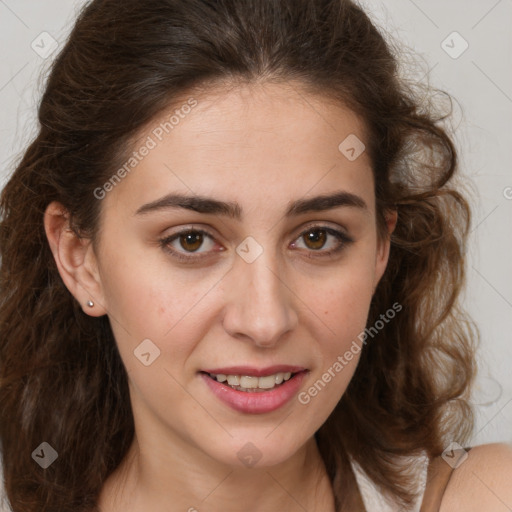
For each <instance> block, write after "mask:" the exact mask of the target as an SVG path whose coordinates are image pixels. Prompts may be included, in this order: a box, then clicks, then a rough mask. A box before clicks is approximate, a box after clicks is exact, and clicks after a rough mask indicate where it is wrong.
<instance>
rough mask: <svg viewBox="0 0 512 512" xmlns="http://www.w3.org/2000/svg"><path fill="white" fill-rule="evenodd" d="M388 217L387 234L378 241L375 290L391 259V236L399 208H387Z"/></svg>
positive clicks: (386, 214)
mask: <svg viewBox="0 0 512 512" xmlns="http://www.w3.org/2000/svg"><path fill="white" fill-rule="evenodd" d="M385 218H386V226H387V234H386V237H385V238H384V239H383V240H379V241H378V248H377V258H376V261H375V281H374V283H373V291H374V292H375V289H376V288H377V285H378V284H379V281H380V279H381V277H382V276H383V275H384V271H385V270H386V267H387V264H388V259H389V250H390V247H391V241H390V237H391V234H392V233H393V231H394V230H395V227H396V223H397V221H398V212H397V210H387V211H386V212H385Z"/></svg>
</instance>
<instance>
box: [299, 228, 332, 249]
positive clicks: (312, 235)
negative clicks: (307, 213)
mask: <svg viewBox="0 0 512 512" xmlns="http://www.w3.org/2000/svg"><path fill="white" fill-rule="evenodd" d="M302 239H303V240H304V242H305V243H306V246H307V247H308V249H313V250H319V249H321V248H322V247H323V246H324V245H325V242H326V240H327V233H326V231H325V230H323V229H311V230H309V231H307V232H306V233H304V234H303V235H302Z"/></svg>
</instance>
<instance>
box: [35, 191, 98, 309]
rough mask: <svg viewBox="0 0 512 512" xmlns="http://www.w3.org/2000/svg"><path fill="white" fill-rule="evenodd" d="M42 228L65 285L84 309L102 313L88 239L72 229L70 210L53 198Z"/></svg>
mask: <svg viewBox="0 0 512 512" xmlns="http://www.w3.org/2000/svg"><path fill="white" fill-rule="evenodd" d="M44 228H45V232H46V237H47V238H48V243H49V244H50V249H51V251H52V253H53V257H54V258H55V263H56V264H57V268H58V270H59V274H60V276H61V278H62V280H63V281H64V284H65V285H66V287H67V289H68V290H69V291H70V292H71V294H72V295H73V296H74V297H75V299H76V300H77V301H78V302H79V303H80V304H81V305H82V309H83V310H84V312H85V313H87V314H88V315H90V316H102V315H105V314H106V308H105V306H104V304H105V301H104V295H103V289H102V285H101V279H100V276H99V273H98V266H97V260H96V255H95V253H94V250H93V245H92V242H91V239H89V238H80V237H79V236H78V235H77V234H76V233H75V232H74V231H73V230H72V229H71V227H70V225H69V212H68V211H67V210H66V209H65V208H64V206H62V205H61V204H60V203H57V202H55V201H54V202H52V203H51V204H50V205H48V207H47V208H46V211H45V214H44ZM91 302H92V303H93V306H92V307H91V305H90V304H91Z"/></svg>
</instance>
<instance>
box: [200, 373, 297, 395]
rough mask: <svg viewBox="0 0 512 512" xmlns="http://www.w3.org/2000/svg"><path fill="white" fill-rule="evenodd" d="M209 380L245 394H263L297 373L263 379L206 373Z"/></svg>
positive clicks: (278, 374)
mask: <svg viewBox="0 0 512 512" xmlns="http://www.w3.org/2000/svg"><path fill="white" fill-rule="evenodd" d="M201 373H203V374H204V375H207V376H208V377H209V378H210V379H212V380H214V381H216V382H220V383H221V384H224V385H225V386H229V387H230V388H232V389H235V390H237V391H243V392H245V393H263V392H265V391H270V390H271V389H274V388H278V387H280V386H282V385H283V384H284V383H285V382H287V381H289V380H290V379H292V378H293V377H295V375H297V373H299V372H277V373H273V374H270V375H266V376H264V377H257V376H255V375H242V374H225V373H217V374H215V373H207V372H201Z"/></svg>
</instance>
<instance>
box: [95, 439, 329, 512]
mask: <svg viewBox="0 0 512 512" xmlns="http://www.w3.org/2000/svg"><path fill="white" fill-rule="evenodd" d="M161 453H162V451H160V453H155V452H152V451H151V450H149V449H148V450H147V449H141V446H140V445H139V443H138V441H137V438H135V439H134V441H133V443H132V445H131V447H130V449H129V451H128V453H127V454H126V456H125V457H124V459H123V461H122V462H121V464H120V465H119V467H118V468H117V469H116V470H115V471H114V473H113V474H112V475H110V477H109V478H108V479H107V481H106V482H105V485H104V487H103V489H102V491H101V494H100V498H99V506H100V510H101V512H117V511H121V510H122V511H123V512H139V511H140V512H142V511H146V510H153V511H154V512H160V511H162V512H163V511H166V512H174V511H176V512H178V511H180V512H181V511H183V512H202V511H203V510H208V511H210V512H221V511H222V512H227V511H233V512H234V511H239V510H240V507H241V504H243V509H244V511H245V512H269V511H276V512H277V511H281V510H287V511H290V512H299V511H300V512H303V511H304V510H308V511H309V512H334V498H333V493H332V487H331V484H330V481H329V478H328V475H327V473H326V470H325V466H324V463H323V460H322V457H321V455H320V453H319V451H318V447H317V445H316V441H315V439H314V438H311V439H310V440H309V441H308V442H307V443H306V444H305V445H304V446H303V447H302V448H300V449H299V450H298V451H297V452H296V453H295V454H294V455H293V456H292V457H290V459H288V460H286V461H284V462H282V463H280V464H277V465H275V466H271V467H263V468H257V467H254V468H244V467H242V468H240V467H230V466H227V465H225V464H220V463H218V462H217V461H212V460H211V459H209V460H205V459H201V457H200V456H199V457H198V456H197V454H193V453H189V454H188V456H187V454H186V453H183V451H181V452H180V453H179V454H175V455H174V456H172V455H171V456H169V453H168V452H166V457H165V460H162V457H161ZM170 504H172V508H169V505H170Z"/></svg>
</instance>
